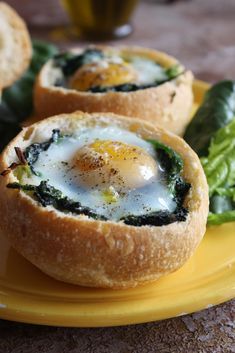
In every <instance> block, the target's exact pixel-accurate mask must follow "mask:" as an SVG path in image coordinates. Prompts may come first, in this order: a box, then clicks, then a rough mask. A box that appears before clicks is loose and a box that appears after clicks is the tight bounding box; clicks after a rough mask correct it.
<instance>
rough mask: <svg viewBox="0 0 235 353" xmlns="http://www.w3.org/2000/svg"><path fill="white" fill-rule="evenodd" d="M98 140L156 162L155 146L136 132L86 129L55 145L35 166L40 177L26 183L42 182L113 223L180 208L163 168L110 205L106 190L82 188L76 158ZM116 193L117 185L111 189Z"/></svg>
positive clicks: (105, 128) (100, 128) (110, 128)
mask: <svg viewBox="0 0 235 353" xmlns="http://www.w3.org/2000/svg"><path fill="white" fill-rule="evenodd" d="M96 139H101V140H111V141H120V142H123V143H128V144H130V145H134V146H139V147H141V148H143V149H144V150H145V151H146V152H147V153H148V154H150V155H151V156H152V157H154V158H155V160H156V152H155V150H154V148H153V146H152V145H151V144H150V143H148V142H147V141H145V140H143V139H142V138H141V137H139V136H137V135H136V134H135V133H133V132H129V131H126V130H123V129H121V128H118V127H99V126H98V127H95V128H84V129H83V130H80V131H79V134H76V132H75V133H74V135H73V136H70V137H69V136H65V137H64V138H62V140H61V141H60V142H59V143H53V144H51V146H50V147H49V149H48V150H47V151H43V152H41V153H40V155H39V158H38V160H37V161H36V163H35V164H34V169H35V170H36V171H37V172H39V173H40V176H36V175H32V176H30V178H27V177H26V176H25V178H24V180H23V182H24V183H30V184H33V185H38V184H39V183H40V181H41V180H47V181H48V183H49V184H50V185H52V186H54V187H55V188H57V189H59V190H60V191H61V192H62V193H63V194H64V196H67V197H69V198H70V199H72V200H74V201H79V202H80V203H81V204H82V205H83V206H88V207H90V208H91V209H93V210H94V211H95V212H96V213H98V214H101V215H104V216H106V217H107V218H109V219H112V220H118V219H120V218H121V217H124V216H127V215H130V214H132V215H142V214H147V213H150V212H153V211H158V210H168V211H170V212H172V211H174V209H175V207H176V204H175V201H174V200H173V196H172V195H171V194H170V193H169V191H168V189H167V186H166V180H165V177H164V174H163V172H162V171H161V169H160V168H159V170H158V173H157V175H158V176H157V177H156V178H155V179H154V180H153V181H152V182H151V183H150V184H148V185H146V186H144V187H142V188H138V189H137V188H136V189H131V190H128V191H127V192H126V193H125V194H124V195H121V196H120V197H119V198H118V200H117V201H116V202H112V203H109V202H107V199H105V197H104V194H103V190H101V189H99V187H97V188H84V187H82V186H81V185H79V175H78V174H79V173H76V170H75V169H74V168H73V165H72V162H71V161H72V158H73V156H74V154H75V153H76V151H77V150H78V149H79V148H81V147H82V146H84V145H87V144H90V143H92V142H94V141H95V140H96ZM110 186H112V187H113V188H114V189H115V185H110Z"/></svg>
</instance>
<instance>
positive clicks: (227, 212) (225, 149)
mask: <svg viewBox="0 0 235 353" xmlns="http://www.w3.org/2000/svg"><path fill="white" fill-rule="evenodd" d="M201 162H202V166H203V168H204V171H205V174H206V177H207V182H208V185H209V196H210V213H209V217H208V224H221V223H224V222H231V221H235V119H234V120H233V121H232V122H231V123H230V124H228V125H227V126H225V127H223V128H221V129H220V130H218V131H217V133H216V134H215V135H214V138H213V139H212V141H211V144H210V147H209V155H208V156H207V157H204V158H201Z"/></svg>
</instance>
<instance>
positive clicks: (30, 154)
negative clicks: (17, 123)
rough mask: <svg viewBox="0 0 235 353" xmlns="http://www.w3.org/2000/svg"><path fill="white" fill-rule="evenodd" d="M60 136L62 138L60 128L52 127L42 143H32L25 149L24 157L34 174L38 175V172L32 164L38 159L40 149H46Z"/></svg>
mask: <svg viewBox="0 0 235 353" xmlns="http://www.w3.org/2000/svg"><path fill="white" fill-rule="evenodd" d="M60 138H62V135H61V133H60V130H59V129H54V130H52V136H51V138H50V139H49V140H48V141H45V142H42V143H33V144H31V145H30V146H28V147H27V148H26V149H25V151H24V157H25V159H26V161H27V163H28V165H29V166H30V169H31V171H32V172H33V173H34V174H35V175H38V173H37V172H36V171H35V169H34V167H33V164H34V163H35V162H36V161H37V160H38V157H39V155H40V153H41V152H42V151H47V150H48V148H49V147H50V145H51V144H52V143H54V142H58V140H59V139H60Z"/></svg>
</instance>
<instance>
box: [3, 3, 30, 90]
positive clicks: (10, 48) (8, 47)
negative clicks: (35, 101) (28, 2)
mask: <svg viewBox="0 0 235 353" xmlns="http://www.w3.org/2000/svg"><path fill="white" fill-rule="evenodd" d="M31 53H32V48H31V41H30V37H29V33H28V30H27V28H26V25H25V23H24V21H23V20H22V19H21V18H20V17H19V15H18V14H17V13H16V12H15V11H14V10H13V9H12V8H11V7H10V6H9V5H7V4H6V3H5V2H0V91H1V90H2V89H3V88H4V87H7V86H10V85H11V84H12V83H13V82H14V81H16V80H17V79H18V78H19V77H20V76H21V75H22V73H23V72H24V71H25V70H26V68H27V67H28V65H29V61H30V58H31Z"/></svg>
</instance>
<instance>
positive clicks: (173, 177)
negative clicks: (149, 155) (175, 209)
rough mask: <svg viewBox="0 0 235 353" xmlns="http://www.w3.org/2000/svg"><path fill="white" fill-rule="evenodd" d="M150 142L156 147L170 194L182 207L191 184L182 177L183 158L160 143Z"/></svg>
mask: <svg viewBox="0 0 235 353" xmlns="http://www.w3.org/2000/svg"><path fill="white" fill-rule="evenodd" d="M148 142H150V143H151V144H152V145H153V146H154V148H155V150H156V154H157V159H158V161H159V163H160V166H161V168H162V169H163V170H164V171H165V173H166V175H167V186H168V189H169V192H170V193H171V194H172V195H174V200H175V201H176V203H177V205H179V206H180V205H182V203H183V201H184V198H185V196H186V194H187V192H188V191H189V189H190V184H189V183H187V182H185V181H184V180H183V178H182V177H181V175H180V173H181V172H182V170H183V160H182V158H181V157H180V155H179V154H178V153H176V152H175V151H174V150H173V149H172V148H170V147H169V146H166V145H164V144H163V143H161V142H159V141H156V140H148Z"/></svg>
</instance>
